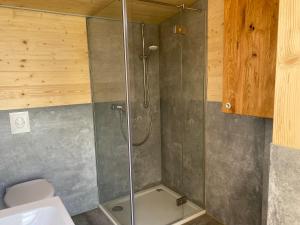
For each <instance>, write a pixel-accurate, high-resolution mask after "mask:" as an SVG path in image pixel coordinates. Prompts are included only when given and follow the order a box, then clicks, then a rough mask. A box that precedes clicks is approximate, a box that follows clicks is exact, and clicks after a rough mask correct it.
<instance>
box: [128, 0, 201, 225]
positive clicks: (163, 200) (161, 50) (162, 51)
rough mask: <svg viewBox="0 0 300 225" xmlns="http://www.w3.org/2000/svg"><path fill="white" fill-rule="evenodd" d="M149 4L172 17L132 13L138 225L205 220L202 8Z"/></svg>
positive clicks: (134, 162) (132, 73)
mask: <svg viewBox="0 0 300 225" xmlns="http://www.w3.org/2000/svg"><path fill="white" fill-rule="evenodd" d="M147 4H148V3H147ZM149 4H154V5H152V7H153V8H155V7H156V8H157V7H158V8H159V7H162V8H163V9H164V10H166V8H168V9H169V8H170V10H171V11H172V10H174V8H175V11H173V12H172V15H173V16H169V17H167V18H165V19H161V18H159V19H157V18H156V19H153V18H152V19H153V20H148V19H146V20H141V21H140V20H136V15H139V14H138V12H136V11H134V7H133V8H131V11H130V13H129V18H132V21H131V23H129V56H130V57H129V58H130V82H131V88H130V90H131V99H130V100H131V109H132V114H131V116H132V118H131V121H132V139H133V173H134V188H135V222H136V223H135V224H137V225H167V224H174V223H177V222H179V223H181V222H182V221H183V220H190V219H192V218H194V217H196V216H199V215H201V214H202V213H203V207H204V93H205V91H204V88H205V72H206V69H205V68H206V55H205V52H206V4H205V1H198V2H196V3H195V4H194V5H192V6H191V7H186V6H181V7H180V6H172V5H168V4H160V3H158V2H157V1H156V2H155V3H153V2H151V3H149ZM198 9H201V10H198Z"/></svg>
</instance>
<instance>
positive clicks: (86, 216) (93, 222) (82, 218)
mask: <svg viewBox="0 0 300 225" xmlns="http://www.w3.org/2000/svg"><path fill="white" fill-rule="evenodd" d="M72 219H73V221H74V223H75V225H113V223H111V222H110V220H109V219H108V218H107V217H106V216H105V214H104V213H103V212H102V211H101V210H100V209H94V210H92V211H89V212H86V213H83V214H80V215H77V216H74V217H73V218H72ZM154 225H155V224H154ZM186 225H222V224H220V223H218V222H217V221H215V220H214V219H213V218H211V217H210V216H208V215H204V216H201V217H199V218H197V219H195V220H193V221H191V222H189V223H186Z"/></svg>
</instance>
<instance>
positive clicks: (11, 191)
mask: <svg viewBox="0 0 300 225" xmlns="http://www.w3.org/2000/svg"><path fill="white" fill-rule="evenodd" d="M53 196H54V188H53V186H52V185H51V184H50V183H49V182H48V181H46V180H44V179H38V180H32V181H28V182H25V183H21V184H17V185H14V186H12V187H10V188H8V189H7V191H6V194H5V197H4V202H5V204H6V205H7V206H8V207H13V206H17V205H22V204H26V203H29V202H34V201H39V200H42V199H45V198H50V197H53Z"/></svg>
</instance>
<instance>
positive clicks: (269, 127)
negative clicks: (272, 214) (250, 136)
mask: <svg viewBox="0 0 300 225" xmlns="http://www.w3.org/2000/svg"><path fill="white" fill-rule="evenodd" d="M272 136H273V120H271V119H266V121H265V148H264V165H263V193H262V195H263V200H262V222H261V224H262V225H266V224H267V214H268V190H269V167H270V147H271V144H272Z"/></svg>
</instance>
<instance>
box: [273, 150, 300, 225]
mask: <svg viewBox="0 0 300 225" xmlns="http://www.w3.org/2000/svg"><path fill="white" fill-rule="evenodd" d="M299 177H300V150H299V149H290V148H287V147H281V146H276V145H272V147H271V156H270V177H269V197H268V221H267V224H268V225H298V224H299V223H300V179H299Z"/></svg>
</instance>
